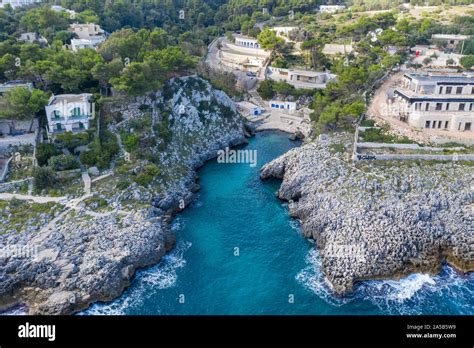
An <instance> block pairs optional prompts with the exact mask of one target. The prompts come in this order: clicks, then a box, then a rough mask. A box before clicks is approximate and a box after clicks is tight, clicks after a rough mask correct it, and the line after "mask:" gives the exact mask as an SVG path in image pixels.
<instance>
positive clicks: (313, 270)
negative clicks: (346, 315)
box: [296, 248, 351, 307]
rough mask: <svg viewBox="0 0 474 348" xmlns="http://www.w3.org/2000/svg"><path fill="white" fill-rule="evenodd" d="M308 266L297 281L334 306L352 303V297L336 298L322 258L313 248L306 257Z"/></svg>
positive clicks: (298, 276) (297, 277) (299, 274)
mask: <svg viewBox="0 0 474 348" xmlns="http://www.w3.org/2000/svg"><path fill="white" fill-rule="evenodd" d="M305 261H306V264H307V265H308V266H307V267H305V268H304V269H302V270H301V271H300V272H299V273H298V274H297V275H296V280H297V281H298V282H299V283H300V284H302V285H303V286H304V287H305V288H307V289H309V290H310V291H312V292H313V293H315V294H316V295H317V296H318V297H319V298H321V299H323V300H324V301H326V302H327V303H329V304H331V305H333V306H337V307H339V306H342V305H344V304H345V303H348V302H350V301H351V297H343V298H339V297H335V296H334V293H333V292H332V290H331V285H330V284H329V282H328V281H327V279H326V277H325V276H324V273H323V271H322V266H321V258H320V256H319V254H318V251H317V249H316V248H311V249H310V250H309V252H308V255H306V260H305Z"/></svg>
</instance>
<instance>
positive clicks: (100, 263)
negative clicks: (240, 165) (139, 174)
mask: <svg viewBox="0 0 474 348" xmlns="http://www.w3.org/2000/svg"><path fill="white" fill-rule="evenodd" d="M167 87H168V92H169V93H170V90H171V93H170V95H169V96H168V97H162V99H160V100H159V101H158V103H159V104H160V105H161V106H163V108H164V109H163V110H162V111H165V112H166V115H167V116H166V117H167V120H166V121H167V122H168V124H169V129H170V130H171V131H172V134H173V137H172V139H171V140H170V141H169V144H168V145H167V147H166V151H156V152H154V155H155V156H157V157H158V158H159V161H160V163H162V166H163V168H164V169H165V170H163V172H162V173H161V174H160V175H159V176H158V177H157V178H156V181H155V182H154V183H153V184H152V185H150V187H148V188H144V187H142V186H140V185H138V184H136V183H132V184H131V185H130V186H129V187H128V188H127V189H125V190H120V191H119V192H115V191H114V190H113V188H115V186H114V185H115V184H114V183H111V184H110V185H109V186H111V187H112V189H110V190H109V191H107V190H106V189H105V188H104V189H103V191H101V192H99V193H98V198H99V199H101V200H102V201H104V202H106V204H107V208H108V209H107V210H106V211H100V210H98V211H94V210H91V206H87V205H86V204H85V203H84V202H83V201H81V202H78V203H77V205H76V206H74V208H66V207H64V209H63V211H62V212H61V213H60V214H56V215H55V216H54V217H52V218H51V219H50V220H48V221H44V222H43V225H42V226H40V227H41V228H39V231H29V230H28V231H21V232H20V233H16V234H15V233H7V234H0V246H1V249H0V250H2V253H1V254H0V311H5V310H8V309H11V308H14V307H16V306H22V307H26V311H27V313H28V314H54V315H58V314H72V313H75V312H78V311H80V310H83V309H85V308H87V307H88V306H89V305H90V304H91V303H93V302H97V301H110V300H112V299H114V298H116V297H118V296H119V295H120V294H121V293H122V292H123V290H124V289H125V288H126V287H127V286H128V285H129V284H130V281H131V279H132V277H133V276H134V274H135V271H136V270H137V269H139V268H143V267H147V266H151V265H154V264H156V263H158V262H159V261H160V259H161V257H162V256H163V255H164V254H165V253H166V252H167V251H168V250H170V249H171V248H172V247H173V245H174V243H175V236H174V234H173V233H172V232H171V231H170V221H171V219H172V216H173V215H174V214H175V213H177V212H179V211H181V210H183V209H184V208H185V207H186V206H187V205H188V204H189V203H190V202H191V201H192V199H193V195H194V193H195V192H196V191H197V190H199V185H198V184H197V179H198V178H197V175H196V170H197V169H198V168H199V167H200V166H202V165H203V164H204V163H205V162H206V161H208V160H210V159H212V158H214V157H216V156H217V151H218V150H220V149H222V148H225V147H227V146H236V145H239V144H242V143H245V142H246V139H245V136H244V121H243V119H242V118H241V117H240V115H238V113H237V111H236V109H235V106H234V104H233V102H232V101H231V100H230V98H229V97H228V96H227V95H225V94H224V93H223V92H221V91H217V90H214V89H212V87H211V86H210V84H209V83H208V82H206V81H204V80H201V79H199V78H195V77H189V78H181V79H174V80H171V81H170V83H169V85H168V86H167ZM153 99H154V98H141V99H140V100H138V101H137V102H135V103H131V104H127V105H126V106H118V107H117V108H118V109H119V110H120V113H121V114H122V115H121V116H122V117H123V118H125V122H122V123H124V126H125V127H129V126H128V125H127V122H128V121H131V120H136V119H137V118H139V117H142V116H143V112H142V111H141V110H142V109H143V108H144V107H143V106H144V105H145V106H151V105H152V104H153V103H157V102H156V100H153ZM202 103H204V104H205V105H206V106H208V105H210V108H209V109H207V110H203V107H202V105H203V104H202ZM183 109H184V110H185V112H182V110H183ZM221 112H224V114H225V117H222V115H221ZM177 119H179V122H173V120H177ZM158 121H163V117H160V118H159V119H158ZM147 137H148V135H147ZM196 138H197V140H196ZM189 139H193V141H192V142H191V141H189ZM144 140H146V139H144ZM158 146H159V144H158ZM145 163H146V162H145ZM176 163H178V164H179V166H173V165H175V164H176ZM133 165H134V166H135V167H140V166H142V165H143V164H142V163H141V162H136V163H133ZM178 171H179V173H177V172H178ZM173 174H174V177H173V178H171V175H173ZM156 187H159V188H160V189H156ZM131 201H132V202H135V203H134V205H133V208H131V206H130V204H126V203H128V202H131ZM96 208H97V207H96ZM7 246H8V250H7ZM25 248H26V249H31V250H32V252H31V253H28V255H26V256H25V255H19V254H16V250H20V249H21V250H24V249H25ZM33 249H34V250H33Z"/></svg>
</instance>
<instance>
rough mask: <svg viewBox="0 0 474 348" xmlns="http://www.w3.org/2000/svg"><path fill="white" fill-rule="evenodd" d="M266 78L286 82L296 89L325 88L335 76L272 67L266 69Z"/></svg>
mask: <svg viewBox="0 0 474 348" xmlns="http://www.w3.org/2000/svg"><path fill="white" fill-rule="evenodd" d="M267 76H268V78H270V79H271V80H274V81H280V82H281V81H283V82H287V83H289V84H290V85H292V86H294V87H295V88H297V89H302V88H305V89H315V88H319V89H321V88H326V84H327V83H328V82H329V81H330V80H332V79H334V78H335V75H332V74H329V73H327V72H320V71H312V70H300V69H283V68H276V67H272V66H270V67H268V71H267Z"/></svg>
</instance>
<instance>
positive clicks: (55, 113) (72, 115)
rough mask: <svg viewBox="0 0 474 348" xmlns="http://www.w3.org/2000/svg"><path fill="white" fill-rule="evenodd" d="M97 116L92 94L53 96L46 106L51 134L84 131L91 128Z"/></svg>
mask: <svg viewBox="0 0 474 348" xmlns="http://www.w3.org/2000/svg"><path fill="white" fill-rule="evenodd" d="M94 116H95V113H94V107H93V103H92V94H87V93H84V94H61V95H56V96H52V97H51V98H50V99H49V102H48V105H47V106H46V117H47V119H48V132H49V134H50V135H54V134H60V133H64V132H68V131H70V132H82V131H84V130H86V129H89V122H90V120H92V119H93V118H94Z"/></svg>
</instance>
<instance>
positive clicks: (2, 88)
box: [0, 80, 33, 94]
mask: <svg viewBox="0 0 474 348" xmlns="http://www.w3.org/2000/svg"><path fill="white" fill-rule="evenodd" d="M15 88H27V89H29V90H30V91H31V90H32V89H33V84H32V83H31V82H24V81H19V80H15V81H8V82H5V83H2V84H0V94H3V93H6V92H8V91H11V90H12V89H15Z"/></svg>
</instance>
